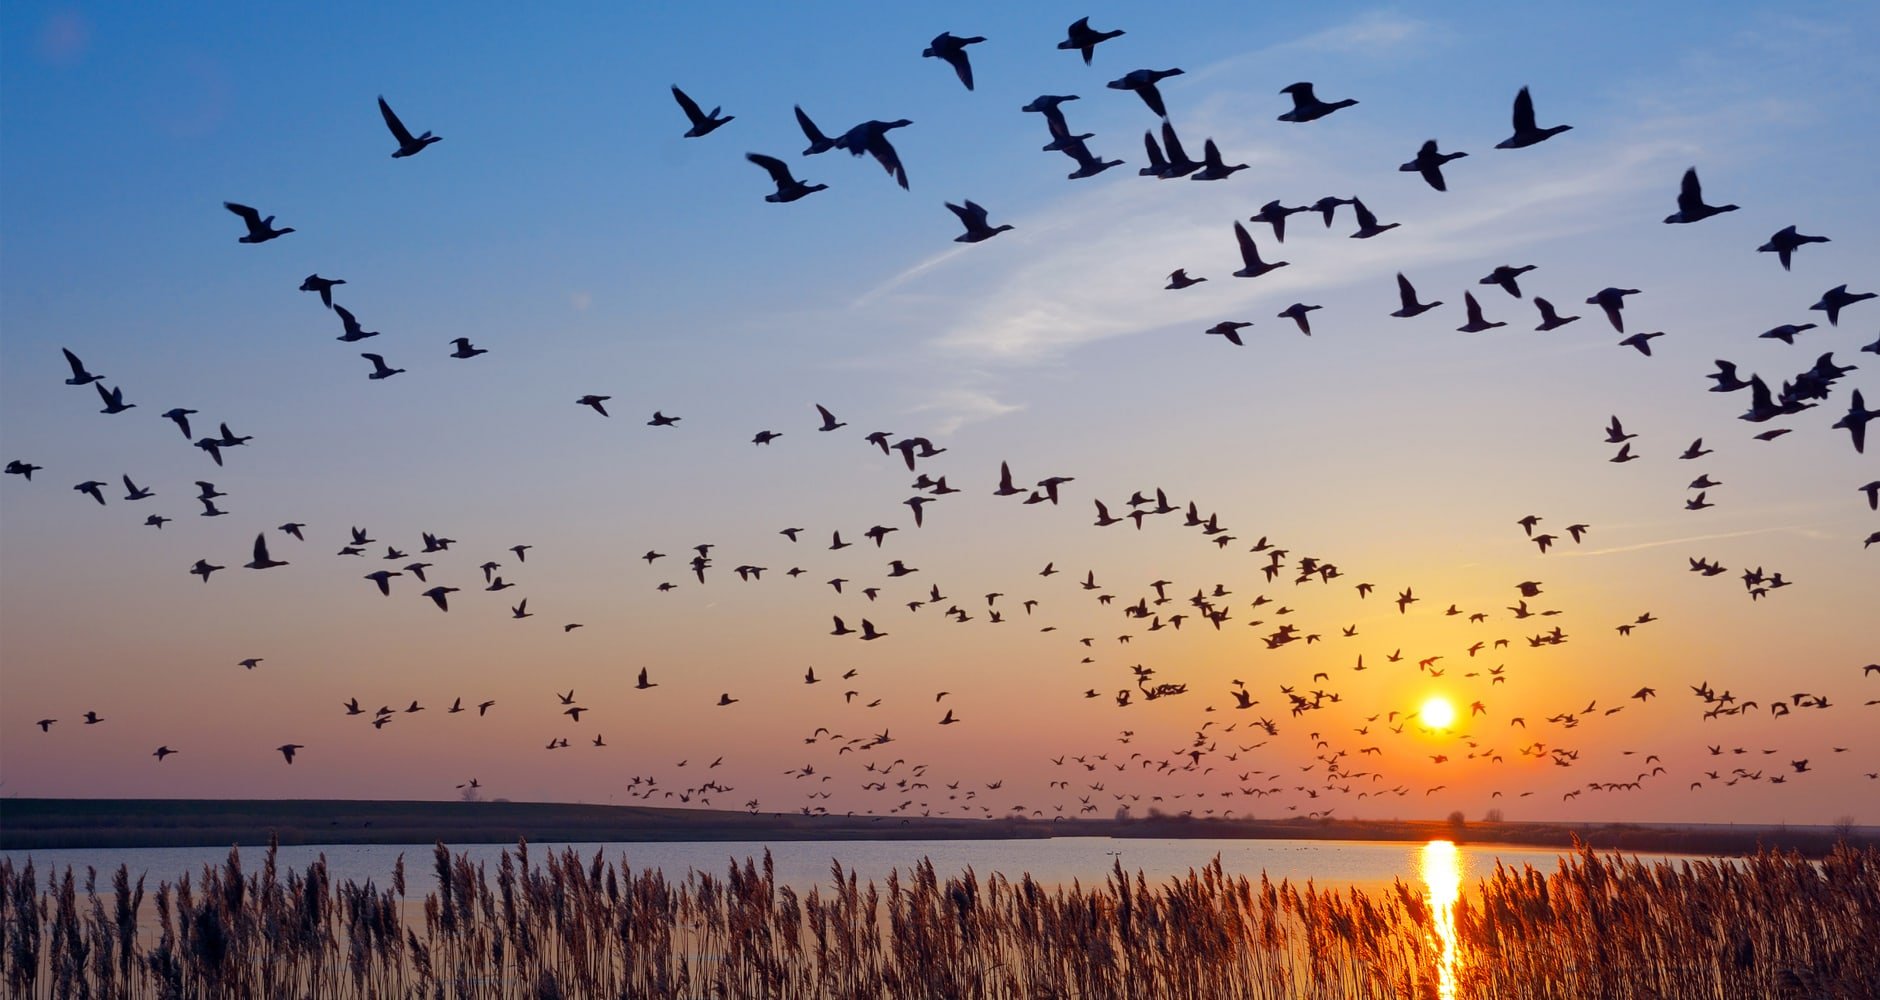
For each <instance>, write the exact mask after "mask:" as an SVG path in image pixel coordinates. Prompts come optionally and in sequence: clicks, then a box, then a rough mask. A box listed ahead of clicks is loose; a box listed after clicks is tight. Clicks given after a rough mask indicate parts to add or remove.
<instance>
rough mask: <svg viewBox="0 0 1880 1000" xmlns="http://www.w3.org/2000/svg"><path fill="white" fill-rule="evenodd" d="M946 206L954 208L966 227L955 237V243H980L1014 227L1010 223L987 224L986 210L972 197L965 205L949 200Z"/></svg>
mask: <svg viewBox="0 0 1880 1000" xmlns="http://www.w3.org/2000/svg"><path fill="white" fill-rule="evenodd" d="M946 206H947V208H949V209H951V210H952V212H953V214H954V215H956V216H958V217H959V220H960V225H962V226H965V227H966V231H965V232H964V233H961V234H960V235H958V236H955V237H953V242H955V243H978V242H979V241H981V240H989V239H991V238H993V237H994V236H997V235H999V234H1000V233H1003V232H1005V231H1006V230H1008V229H1011V228H1012V226H1011V225H1010V224H1009V223H1008V224H1006V225H1002V226H989V225H987V224H986V210H985V209H984V208H981V207H980V206H979V204H978V203H976V202H974V201H972V200H970V199H968V200H967V202H966V204H964V205H955V204H953V203H952V202H950V201H949V202H947V203H946Z"/></svg>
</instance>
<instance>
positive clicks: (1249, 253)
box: [1234, 222, 1260, 267]
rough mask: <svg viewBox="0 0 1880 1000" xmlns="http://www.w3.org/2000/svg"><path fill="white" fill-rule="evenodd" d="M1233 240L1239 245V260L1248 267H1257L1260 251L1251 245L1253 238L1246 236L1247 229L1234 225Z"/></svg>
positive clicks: (1237, 223) (1236, 223)
mask: <svg viewBox="0 0 1880 1000" xmlns="http://www.w3.org/2000/svg"><path fill="white" fill-rule="evenodd" d="M1234 240H1235V242H1237V243H1239V244H1240V259H1241V260H1242V261H1245V262H1246V265H1247V266H1248V267H1257V266H1258V265H1259V263H1260V251H1259V249H1258V248H1257V247H1255V246H1254V245H1253V237H1252V236H1250V235H1248V233H1247V227H1245V226H1243V225H1241V224H1240V223H1239V222H1235V223H1234Z"/></svg>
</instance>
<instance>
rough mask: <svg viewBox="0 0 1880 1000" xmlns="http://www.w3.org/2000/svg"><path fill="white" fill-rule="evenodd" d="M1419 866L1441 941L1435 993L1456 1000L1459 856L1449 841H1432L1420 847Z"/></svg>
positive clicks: (1460, 856) (1445, 998)
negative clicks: (1421, 854)
mask: <svg viewBox="0 0 1880 1000" xmlns="http://www.w3.org/2000/svg"><path fill="white" fill-rule="evenodd" d="M1421 867H1422V869H1423V885H1424V888H1425V890H1426V891H1427V892H1428V893H1429V902H1430V909H1431V910H1432V912H1433V913H1434V916H1435V923H1436V936H1437V937H1438V938H1439V939H1440V941H1439V944H1440V947H1441V952H1440V954H1439V956H1438V958H1437V977H1438V982H1437V990H1438V992H1439V994H1440V995H1441V996H1442V1000H1456V900H1457V899H1458V898H1459V897H1460V896H1461V895H1462V853H1461V852H1460V851H1458V850H1456V845H1455V844H1453V843H1451V842H1450V841H1447V840H1432V841H1430V842H1429V843H1427V844H1424V845H1423V857H1422V865H1421Z"/></svg>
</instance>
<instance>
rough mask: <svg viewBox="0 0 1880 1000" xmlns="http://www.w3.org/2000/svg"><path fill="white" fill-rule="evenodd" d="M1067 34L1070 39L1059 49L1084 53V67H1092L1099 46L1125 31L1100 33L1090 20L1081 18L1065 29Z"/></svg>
mask: <svg viewBox="0 0 1880 1000" xmlns="http://www.w3.org/2000/svg"><path fill="white" fill-rule="evenodd" d="M1065 32H1066V35H1067V36H1068V37H1066V38H1065V39H1064V40H1063V41H1061V42H1059V43H1057V47H1058V48H1060V49H1063V50H1066V51H1075V52H1079V53H1082V54H1083V57H1084V65H1085V66H1088V65H1090V58H1091V56H1093V55H1095V54H1096V49H1097V46H1098V45H1100V44H1102V43H1104V42H1107V41H1109V40H1110V39H1112V38H1117V37H1119V36H1121V35H1122V34H1123V29H1121V28H1115V29H1113V30H1110V31H1098V30H1096V29H1094V28H1092V27H1091V26H1090V19H1089V18H1087V17H1080V18H1078V19H1077V20H1075V21H1072V22H1071V26H1070V27H1069V28H1067V29H1065Z"/></svg>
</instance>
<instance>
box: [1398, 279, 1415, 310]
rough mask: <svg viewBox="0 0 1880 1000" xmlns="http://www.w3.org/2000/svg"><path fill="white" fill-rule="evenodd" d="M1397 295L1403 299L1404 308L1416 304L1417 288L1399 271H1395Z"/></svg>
mask: <svg viewBox="0 0 1880 1000" xmlns="http://www.w3.org/2000/svg"><path fill="white" fill-rule="evenodd" d="M1397 297H1398V298H1399V299H1402V300H1403V307H1404V308H1405V309H1408V308H1410V307H1411V306H1414V305H1416V301H1417V290H1416V288H1415V287H1414V286H1412V285H1411V284H1410V279H1409V278H1406V277H1404V276H1403V272H1401V271H1399V272H1397Z"/></svg>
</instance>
